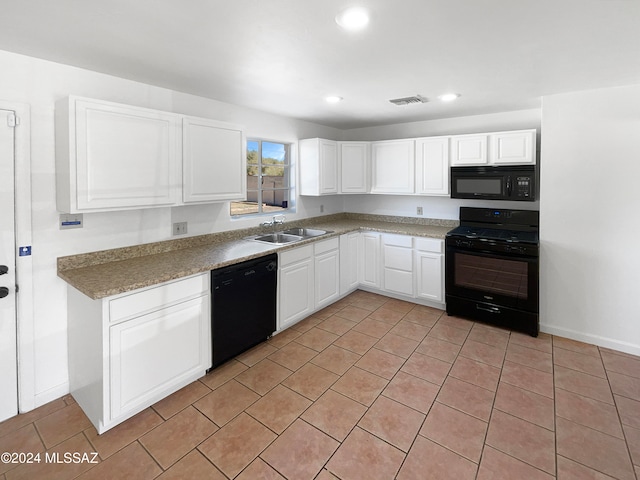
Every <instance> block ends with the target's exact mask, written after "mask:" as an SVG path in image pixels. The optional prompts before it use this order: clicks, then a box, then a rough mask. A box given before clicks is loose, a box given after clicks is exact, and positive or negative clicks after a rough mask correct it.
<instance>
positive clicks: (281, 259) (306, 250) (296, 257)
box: [278, 245, 313, 267]
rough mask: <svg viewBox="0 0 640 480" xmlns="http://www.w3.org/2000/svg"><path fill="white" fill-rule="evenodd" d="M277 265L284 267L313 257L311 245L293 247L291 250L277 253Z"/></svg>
mask: <svg viewBox="0 0 640 480" xmlns="http://www.w3.org/2000/svg"><path fill="white" fill-rule="evenodd" d="M278 255H279V256H278V265H279V266H281V267H284V266H286V265H291V264H292V263H296V262H300V261H301V260H305V259H308V258H311V257H313V245H307V246H305V247H299V248H294V249H293V250H287V251H286V252H281V253H278Z"/></svg>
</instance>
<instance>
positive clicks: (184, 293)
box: [109, 273, 209, 323]
mask: <svg viewBox="0 0 640 480" xmlns="http://www.w3.org/2000/svg"><path fill="white" fill-rule="evenodd" d="M208 291H209V274H208V273H204V274H200V275H197V276H194V277H188V278H185V279H182V280H178V281H175V282H170V283H165V284H164V285H160V286H158V287H153V288H150V289H148V290H143V291H141V292H140V291H136V292H135V293H131V294H129V295H125V296H122V297H119V298H116V299H113V300H111V301H110V302H109V321H110V322H111V323H114V322H119V321H122V320H125V319H127V318H133V317H138V316H140V315H144V314H146V313H150V312H154V311H156V310H159V309H160V308H163V307H166V306H169V305H171V304H175V303H178V302H181V301H184V300H187V299H190V298H196V297H200V296H202V295H204V294H206V293H208Z"/></svg>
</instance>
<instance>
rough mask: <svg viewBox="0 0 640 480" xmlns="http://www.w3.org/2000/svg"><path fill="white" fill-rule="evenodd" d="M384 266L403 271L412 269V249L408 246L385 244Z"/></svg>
mask: <svg viewBox="0 0 640 480" xmlns="http://www.w3.org/2000/svg"><path fill="white" fill-rule="evenodd" d="M384 267H385V268H395V269H397V270H403V271H405V272H411V271H413V251H412V250H411V249H410V248H404V247H396V246H393V245H385V246H384Z"/></svg>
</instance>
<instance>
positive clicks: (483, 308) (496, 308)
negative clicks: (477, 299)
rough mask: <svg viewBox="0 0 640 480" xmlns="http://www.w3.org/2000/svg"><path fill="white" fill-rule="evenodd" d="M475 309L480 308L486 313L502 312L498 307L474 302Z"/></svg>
mask: <svg viewBox="0 0 640 480" xmlns="http://www.w3.org/2000/svg"><path fill="white" fill-rule="evenodd" d="M476 310H482V311H483V312H488V313H496V314H497V313H502V312H501V311H500V309H499V308H498V307H483V306H482V305H477V304H476Z"/></svg>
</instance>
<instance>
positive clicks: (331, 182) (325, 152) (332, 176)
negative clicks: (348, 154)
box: [299, 138, 339, 195]
mask: <svg viewBox="0 0 640 480" xmlns="http://www.w3.org/2000/svg"><path fill="white" fill-rule="evenodd" d="M299 149H300V159H299V160H300V195H335V194H337V193H338V183H339V182H338V143H337V142H334V141H333V140H325V139H323V138H306V139H304V140H300V143H299Z"/></svg>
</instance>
